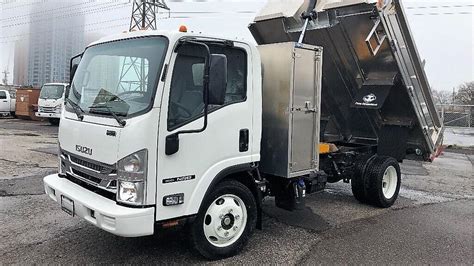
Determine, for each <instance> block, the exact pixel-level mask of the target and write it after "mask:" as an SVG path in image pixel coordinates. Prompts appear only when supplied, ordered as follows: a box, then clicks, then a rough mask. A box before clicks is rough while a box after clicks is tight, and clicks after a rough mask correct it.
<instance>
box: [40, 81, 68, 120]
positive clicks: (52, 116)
mask: <svg viewBox="0 0 474 266" xmlns="http://www.w3.org/2000/svg"><path fill="white" fill-rule="evenodd" d="M67 86H69V84H67V83H46V84H44V85H43V87H41V92H40V95H39V98H38V112H37V113H36V114H35V115H36V116H37V117H43V118H47V119H48V121H49V123H51V124H52V125H59V120H60V118H61V111H62V108H63V104H64V94H65V92H66V87H67Z"/></svg>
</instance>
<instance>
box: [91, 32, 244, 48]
mask: <svg viewBox="0 0 474 266" xmlns="http://www.w3.org/2000/svg"><path fill="white" fill-rule="evenodd" d="M148 36H166V37H168V39H169V40H170V42H173V41H175V40H178V39H180V38H182V37H187V36H189V37H203V38H204V37H205V38H208V39H217V40H229V41H235V42H242V43H249V42H248V41H246V40H244V39H242V38H238V37H235V38H223V37H221V36H213V35H209V34H203V33H196V32H179V31H178V30H176V31H166V30H139V31H131V32H127V31H125V32H122V33H118V34H112V35H108V36H105V37H103V38H101V39H99V40H97V41H95V42H92V43H91V44H89V45H88V47H90V46H93V45H97V44H101V43H106V42H112V41H118V40H124V39H131V38H140V37H148Z"/></svg>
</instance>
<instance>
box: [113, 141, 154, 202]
mask: <svg viewBox="0 0 474 266" xmlns="http://www.w3.org/2000/svg"><path fill="white" fill-rule="evenodd" d="M147 165H148V151H147V150H141V151H138V152H136V153H134V154H131V155H129V156H127V157H125V158H123V159H122V160H120V161H119V162H118V170H117V201H119V202H122V203H126V204H131V205H144V203H145V196H146V173H147Z"/></svg>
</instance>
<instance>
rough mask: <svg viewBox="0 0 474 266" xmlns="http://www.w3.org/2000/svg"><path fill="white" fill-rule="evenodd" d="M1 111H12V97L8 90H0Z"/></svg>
mask: <svg viewBox="0 0 474 266" xmlns="http://www.w3.org/2000/svg"><path fill="white" fill-rule="evenodd" d="M0 112H10V97H9V94H8V93H7V92H6V91H0Z"/></svg>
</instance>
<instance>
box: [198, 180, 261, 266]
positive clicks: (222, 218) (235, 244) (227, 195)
mask: <svg viewBox="0 0 474 266" xmlns="http://www.w3.org/2000/svg"><path fill="white" fill-rule="evenodd" d="M256 221H257V204H256V201H255V198H254V196H253V194H252V192H251V191H250V190H249V189H248V188H247V187H246V186H245V185H243V184H242V183H240V182H237V181H234V180H229V181H224V182H222V183H220V184H218V185H217V186H216V188H215V189H213V191H212V192H211V193H210V194H209V195H208V196H207V197H206V198H205V199H204V201H203V203H202V206H201V209H200V210H199V213H198V216H197V218H196V220H195V222H194V223H193V224H191V225H190V242H191V246H192V248H193V249H195V250H196V251H197V252H199V253H200V254H201V255H202V256H204V257H206V258H208V259H220V258H225V257H230V256H233V255H235V254H237V253H238V252H240V251H241V250H242V248H243V247H244V246H245V244H246V243H247V241H248V239H249V238H250V236H251V235H252V233H253V231H254V229H255V226H256Z"/></svg>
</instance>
